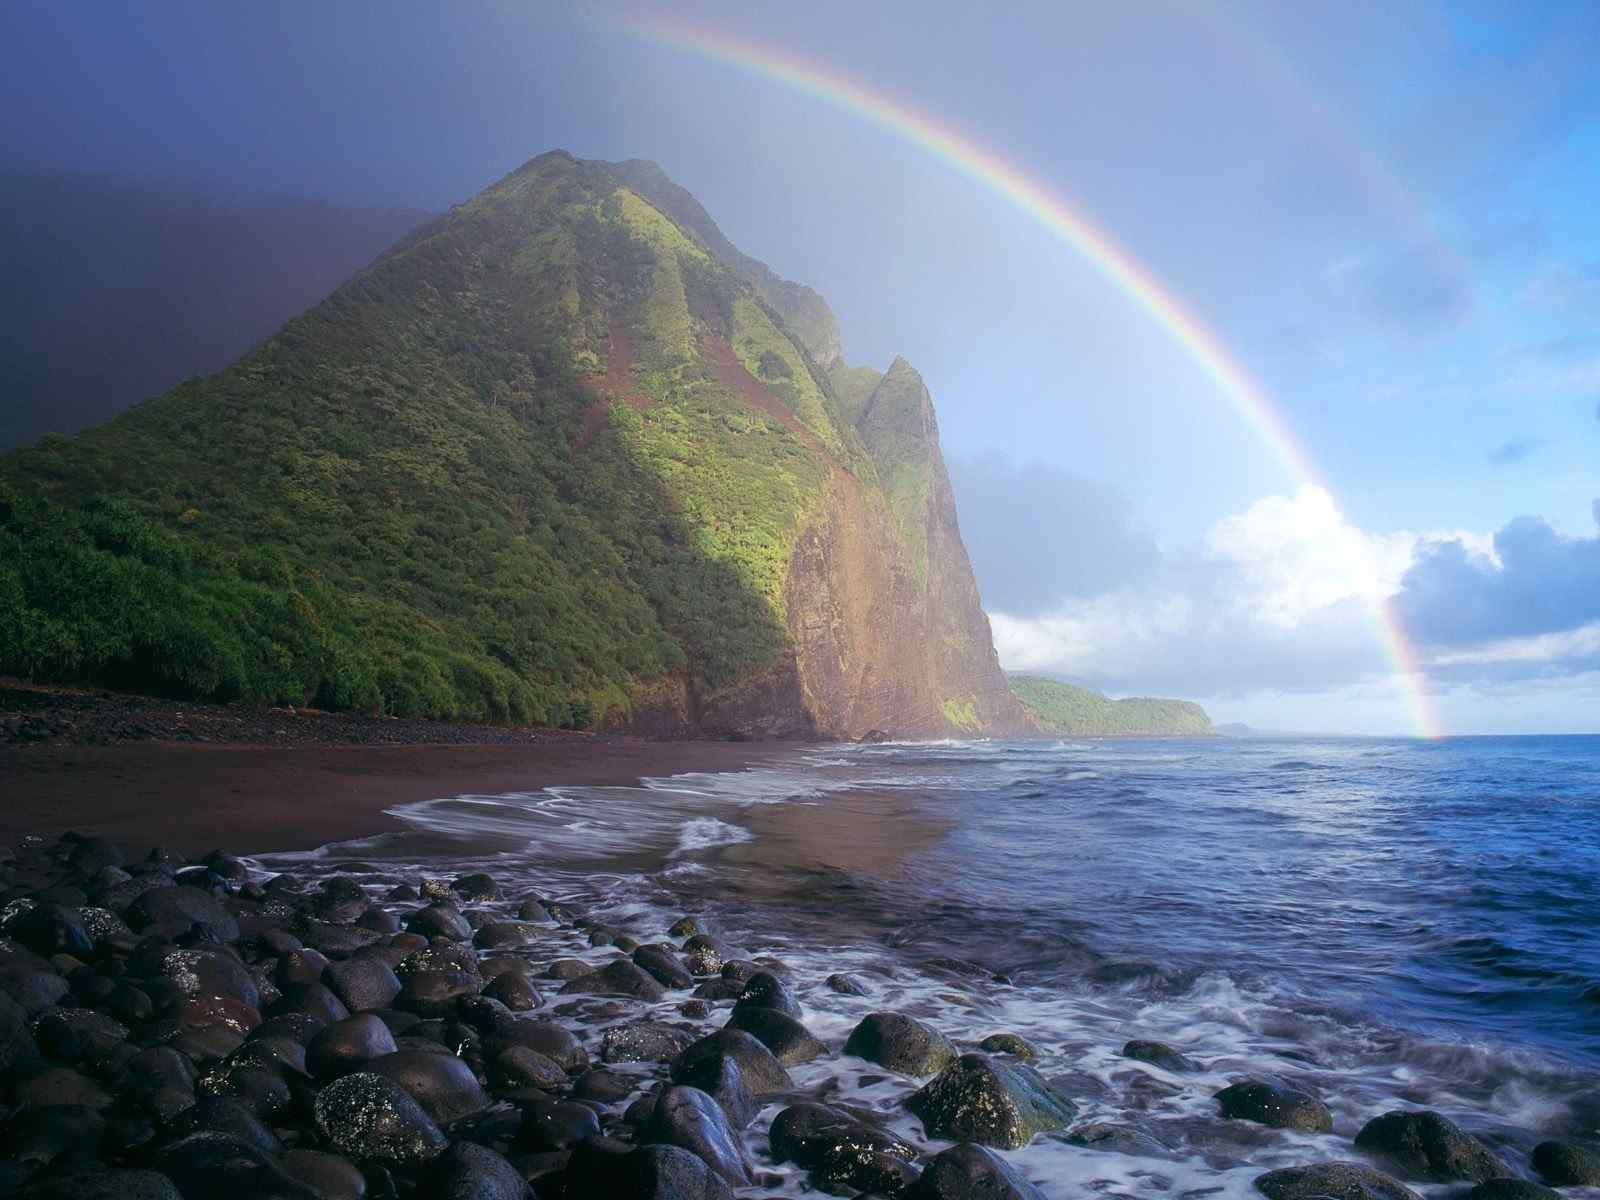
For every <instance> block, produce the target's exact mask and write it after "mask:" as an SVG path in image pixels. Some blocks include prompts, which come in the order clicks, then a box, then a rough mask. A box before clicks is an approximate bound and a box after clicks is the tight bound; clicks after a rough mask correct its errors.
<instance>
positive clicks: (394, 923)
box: [356, 908, 400, 933]
mask: <svg viewBox="0 0 1600 1200" xmlns="http://www.w3.org/2000/svg"><path fill="white" fill-rule="evenodd" d="M356 928H358V929H366V930H370V931H371V932H373V933H399V932H400V918H399V917H397V916H395V914H394V913H392V912H390V911H389V910H388V909H386V908H368V909H367V911H366V912H364V913H362V914H361V916H360V917H359V918H357V920H356Z"/></svg>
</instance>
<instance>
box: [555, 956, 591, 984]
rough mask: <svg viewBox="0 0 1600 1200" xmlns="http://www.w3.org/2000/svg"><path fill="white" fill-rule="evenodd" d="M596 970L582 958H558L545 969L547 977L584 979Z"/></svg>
mask: <svg viewBox="0 0 1600 1200" xmlns="http://www.w3.org/2000/svg"><path fill="white" fill-rule="evenodd" d="M593 970H594V968H593V967H591V966H590V965H589V964H588V963H586V962H584V961H583V959H581V958H558V959H556V960H555V962H553V963H551V964H550V965H549V966H548V967H546V968H545V969H544V977H545V978H546V979H582V978H583V977H584V976H585V975H588V974H589V973H590V972H592V971H593Z"/></svg>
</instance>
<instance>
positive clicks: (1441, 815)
mask: <svg viewBox="0 0 1600 1200" xmlns="http://www.w3.org/2000/svg"><path fill="white" fill-rule="evenodd" d="M395 811H396V812H397V813H398V814H399V815H400V816H402V817H403V818H404V820H405V822H406V826H407V831H406V832H404V833H400V834H391V835H386V836H384V837H381V838H375V839H367V840H365V841H363V842H360V843H353V844H346V845H344V846H337V847H329V848H325V849H324V850H322V851H319V852H317V853H315V854H313V855H298V856H277V857H276V858H274V859H268V860H263V865H264V866H267V867H269V868H273V869H285V868H293V869H295V870H298V871H301V872H304V871H306V870H313V871H318V870H325V871H331V870H337V869H341V864H344V863H346V862H348V860H349V859H351V858H359V859H361V860H363V862H364V863H366V864H370V865H371V866H372V867H373V868H374V869H378V870H385V871H390V872H394V873H405V872H408V871H409V872H411V873H413V874H415V873H417V872H421V873H424V874H428V875H435V876H439V875H449V874H450V873H452V872H454V871H456V870H461V869H466V868H469V867H471V868H484V869H488V870H490V871H492V872H494V873H495V874H496V875H497V876H498V877H499V878H501V879H502V880H503V881H506V882H513V881H514V882H515V884H516V885H518V886H523V887H526V888H527V889H531V890H535V891H538V892H540V893H541V894H546V895H550V896H553V897H558V898H565V899H567V900H569V901H571V902H573V903H576V904H580V905H583V906H585V907H587V908H588V909H589V910H590V911H591V913H592V914H593V915H595V916H598V917H601V918H602V919H605V920H607V921H609V922H610V923H612V924H614V925H617V926H618V927H622V928H627V929H629V930H631V931H633V932H634V933H635V936H638V937H639V938H640V940H644V941H651V940H659V939H660V938H661V937H662V935H663V931H664V929H665V925H666V924H667V923H669V922H670V921H671V920H673V919H675V918H676V917H678V916H680V915H683V914H686V913H687V914H693V915H695V916H696V917H697V918H698V919H699V920H700V922H701V924H702V925H703V926H707V927H710V928H712V929H714V930H716V931H717V932H719V933H721V934H722V935H723V936H725V937H726V938H728V939H729V940H731V941H733V942H735V943H737V944H739V945H741V946H743V947H746V948H748V949H749V950H750V952H751V953H760V954H772V955H775V956H777V957H778V958H780V959H782V960H784V961H785V962H786V963H787V964H788V965H789V966H790V967H791V969H792V970H793V971H794V972H795V977H796V979H797V981H798V982H799V985H800V986H799V991H800V994H801V998H802V1001H803V1002H804V1003H805V1005H806V1020H807V1024H808V1026H810V1027H811V1028H812V1030H813V1032H815V1033H817V1034H818V1035H819V1036H821V1037H823V1038H824V1040H829V1041H830V1042H832V1043H833V1044H835V1045H837V1044H840V1043H842V1041H843V1038H844V1037H845V1035H846V1034H848V1032H849V1030H850V1028H852V1027H853V1025H854V1024H855V1022H856V1021H858V1020H859V1019H860V1017H861V1016H862V1015H864V1014H865V1013H867V1012H870V1011H875V1010H879V1009H892V1010H895V1011H900V1012H906V1013H909V1014H911V1015H914V1016H917V1017H919V1018H920V1019H922V1020H925V1021H928V1022H929V1023H931V1024H934V1025H936V1026H938V1027H939V1028H940V1029H942V1030H944V1031H945V1032H946V1033H948V1034H949V1035H950V1036H951V1037H953V1038H956V1039H958V1040H968V1041H976V1040H978V1039H980V1038H982V1037H983V1036H985V1035H987V1034H990V1033H994V1032H1001V1031H1005V1032H1014V1033H1018V1034H1021V1035H1022V1036H1024V1037H1026V1038H1027V1039H1028V1040H1029V1041H1031V1042H1032V1043H1033V1044H1034V1045H1035V1046H1036V1047H1037V1048H1038V1050H1039V1060H1038V1062H1037V1066H1038V1067H1039V1069H1040V1070H1041V1071H1042V1072H1043V1073H1044V1074H1045V1075H1046V1076H1047V1077H1050V1078H1052V1079H1055V1080H1058V1081H1059V1082H1060V1085H1061V1086H1062V1087H1063V1088H1064V1089H1066V1090H1067V1091H1068V1092H1069V1093H1070V1094H1073V1095H1074V1096H1076V1097H1077V1099H1078V1103H1079V1106H1080V1108H1081V1109H1082V1112H1083V1120H1085V1121H1093V1122H1101V1123H1105V1124H1110V1125H1115V1126H1119V1127H1132V1128H1134V1129H1136V1130H1137V1131H1138V1132H1139V1133H1140V1134H1142V1135H1145V1136H1146V1138H1147V1139H1148V1140H1147V1142H1146V1144H1147V1145H1159V1146H1160V1147H1163V1148H1164V1149H1165V1151H1166V1153H1165V1154H1163V1155H1160V1156H1157V1157H1150V1156H1148V1155H1141V1156H1134V1155H1128V1154H1123V1153H1118V1152H1098V1151H1091V1150H1086V1149H1083V1148H1081V1147H1078V1146H1074V1145H1070V1144H1067V1143H1065V1142H1063V1141H1061V1140H1057V1139H1049V1138H1044V1139H1039V1140H1036V1141H1035V1142H1034V1144H1033V1145H1031V1146H1029V1147H1028V1148H1026V1149H1024V1150H1022V1151H1019V1152H1017V1153H1015V1154H1014V1155H1013V1156H1012V1157H1013V1159H1014V1160H1015V1161H1016V1162H1018V1164H1019V1165H1020V1166H1022V1167H1023V1168H1024V1169H1025V1171H1026V1172H1027V1173H1028V1174H1029V1175H1030V1176H1031V1177H1032V1178H1034V1179H1035V1180H1036V1181H1038V1182H1039V1183H1040V1184H1041V1186H1043V1187H1044V1188H1045V1190H1046V1194H1047V1195H1056V1194H1060V1195H1069V1194H1078V1193H1079V1192H1081V1191H1082V1190H1084V1189H1089V1190H1095V1191H1102V1192H1111V1193H1125V1194H1135V1193H1138V1194H1144V1193H1148V1192H1151V1191H1156V1192H1162V1193H1173V1194H1181V1195H1213V1194H1226V1195H1237V1196H1240V1197H1243V1196H1247V1195H1252V1194H1253V1193H1252V1192H1251V1191H1250V1188H1249V1183H1250V1181H1251V1180H1252V1179H1253V1178H1254V1177H1255V1176H1256V1175H1257V1174H1259V1173H1260V1172H1261V1171H1262V1170H1265V1169H1267V1168H1270V1167H1273V1166H1280V1165H1288V1164H1293V1163H1304V1162H1311V1161H1318V1160H1322V1159H1327V1158H1351V1157H1353V1152H1352V1150H1351V1147H1350V1140H1351V1138H1352V1136H1353V1135H1354V1133H1355V1131H1356V1130H1358V1129H1359V1128H1360V1126H1361V1124H1362V1123H1364V1122H1365V1121H1366V1120H1367V1119H1369V1118H1370V1117H1372V1116H1375V1115H1377V1114H1379V1113H1381V1112H1384V1111H1387V1110H1389V1109H1391V1108H1394V1107H1399V1106H1407V1107H1415V1106H1418V1105H1425V1106H1428V1107H1432V1108H1435V1109H1438V1110H1440V1111H1443V1112H1445V1113H1447V1114H1448V1115H1450V1116H1452V1117H1453V1118H1454V1119H1456V1120H1458V1121H1459V1122H1460V1123H1462V1124H1463V1125H1465V1126H1467V1127H1468V1128H1469V1129H1471V1130H1473V1131H1474V1132H1477V1133H1479V1134H1480V1135H1482V1136H1484V1137H1485V1138H1486V1139H1488V1140H1489V1141H1490V1142H1491V1143H1492V1144H1494V1145H1495V1146H1496V1147H1497V1148H1499V1149H1500V1150H1501V1152H1502V1153H1503V1154H1504V1155H1505V1157H1506V1158H1507V1159H1508V1160H1509V1161H1511V1162H1512V1163H1514V1164H1515V1163H1521V1162H1523V1161H1525V1157H1526V1154H1527V1152H1528V1150H1529V1149H1530V1148H1531V1147H1532V1145H1533V1144H1535V1143H1536V1142H1537V1141H1540V1140H1543V1139H1544V1138H1545V1137H1548V1136H1553V1135H1556V1134H1572V1133H1577V1134H1591V1135H1592V1134H1594V1133H1595V1132H1596V1131H1597V1123H1600V738H1586V737H1514V738H1468V739H1451V740H1445V741H1438V742H1421V741H1412V740H1370V739H1281V740H1279V739H1237V740H1236V739H1225V738H1216V739H1206V740H1194V741H1174V740H1118V741H1089V740H1085V741H1070V740H1069V741H1059V742H994V741H985V742H939V743H890V744H886V745H879V746H819V747H812V748H806V749H803V750H796V751H789V752H784V753H781V754H779V755H777V756H776V757H774V758H773V759H771V760H770V761H768V762H766V763H764V764H763V765H761V766H758V767H756V768H753V769H750V770H746V771H740V772H733V773H727V774H711V775H688V776H676V777H671V778H662V779H653V780H647V781H645V786H642V787H638V788H554V789H548V790H544V791H534V792H527V793H517V794H511V795H505V796H459V797H444V798H441V799H439V800H436V801H431V802H428V803H425V804H420V805H411V806H408V807H406V808H403V809H397V810H395ZM572 936H573V938H574V939H576V937H577V935H576V934H573V935H572ZM562 952H563V953H567V952H572V953H581V954H585V955H588V956H591V957H594V958H596V960H597V961H599V960H603V959H604V958H605V957H608V956H609V952H607V951H603V950H601V951H594V950H590V949H588V947H587V945H586V943H582V942H579V941H577V940H574V941H573V944H572V945H571V946H570V947H568V948H566V949H565V950H563V951H562ZM835 971H847V972H851V973H853V974H856V975H857V976H859V977H860V978H861V979H862V980H863V981H864V982H865V983H866V984H867V985H868V988H869V991H870V995H869V996H867V997H865V998H856V997H847V996H840V995H836V994H834V993H833V992H832V991H830V990H828V989H827V988H826V987H824V986H823V979H824V978H825V977H826V976H827V975H828V974H830V973H832V972H835ZM671 1007H672V1006H671V1005H670V1004H669V1005H667V1006H666V1008H665V1009H664V1012H665V1013H670V1010H671ZM1133 1038H1150V1039H1157V1040H1161V1041H1165V1042H1168V1043H1171V1044H1173V1045H1175V1046H1176V1047H1178V1048H1179V1049H1180V1050H1182V1051H1183V1052H1184V1053H1185V1054H1187V1055H1189V1056H1190V1057H1192V1058H1194V1059H1196V1060H1197V1061H1198V1062H1199V1063H1201V1064H1202V1066H1203V1067H1204V1070H1203V1071H1202V1072H1201V1073H1199V1074H1197V1075H1169V1074H1167V1073H1165V1072H1162V1071H1160V1070H1157V1069H1155V1068H1151V1067H1147V1066H1145V1065H1144V1064H1137V1063H1133V1062H1130V1061H1129V1060H1127V1059H1125V1058H1123V1057H1121V1055H1120V1048H1121V1046H1122V1045H1123V1043H1124V1042H1126V1041H1128V1040H1129V1039H1133ZM854 1066H855V1068H857V1069H855V1070H853V1071H852V1070H844V1071H843V1076H844V1078H845V1079H846V1081H847V1087H846V1092H847V1094H848V1096H847V1098H849V1099H851V1100H853V1101H854V1102H856V1103H860V1104H864V1105H868V1106H871V1107H876V1108H879V1109H881V1110H883V1111H884V1112H885V1113H886V1114H889V1115H890V1116H891V1118H892V1119H893V1120H894V1121H895V1122H896V1127H897V1128H899V1129H901V1130H902V1131H904V1132H905V1133H906V1134H907V1135H908V1136H912V1137H916V1136H918V1134H919V1127H918V1126H917V1124H916V1123H915V1121H914V1120H913V1119H911V1118H909V1116H906V1115H904V1114H903V1113H902V1111H901V1110H900V1108H899V1104H900V1101H901V1100H902V1099H903V1096H904V1094H905V1092H906V1091H907V1090H908V1086H907V1084H906V1083H905V1081H902V1080H892V1079H891V1080H885V1079H883V1078H881V1076H882V1073H881V1072H871V1071H869V1070H866V1069H864V1067H865V1065H864V1064H859V1063H857V1064H854ZM840 1073H841V1064H840V1062H839V1061H838V1060H835V1061H832V1062H825V1063H817V1064H811V1065H809V1066H807V1067H804V1068H799V1069H798V1070H797V1071H796V1077H797V1080H798V1081H799V1082H800V1083H801V1085H802V1086H807V1085H816V1086H822V1085H823V1083H824V1081H825V1080H827V1079H828V1078H830V1077H835V1076H838V1075H840ZM1247 1074H1250V1075H1270V1076H1273V1077H1275V1078H1277V1079H1280V1080H1283V1081H1285V1082H1287V1083H1289V1084H1291V1085H1293V1086H1296V1087H1300V1088H1303V1089H1305V1090H1310V1091H1312V1092H1314V1093H1315V1094H1317V1095H1319V1096H1321V1097H1322V1098H1323V1100H1324V1101H1325V1102H1326V1103H1327V1104H1328V1105H1329V1106H1330V1108H1331V1109H1332V1110H1333V1112H1334V1116H1335V1130H1334V1132H1333V1133H1332V1134H1327V1135H1321V1134H1317V1135H1312V1134H1291V1133H1279V1132H1273V1131H1265V1130H1257V1131H1256V1132H1254V1133H1253V1134H1252V1135H1251V1136H1250V1137H1249V1138H1247V1139H1245V1141H1244V1142H1241V1141H1240V1137H1241V1136H1242V1135H1241V1134H1240V1133H1239V1132H1238V1123H1223V1122H1219V1121H1217V1119H1216V1108H1215V1104H1214V1102H1213V1101H1212V1100H1211V1096H1212V1095H1213V1094H1214V1092H1215V1091H1216V1090H1217V1089H1218V1088H1220V1087H1223V1086H1226V1084H1227V1083H1228V1082H1230V1081H1232V1080H1234V1079H1237V1078H1240V1077H1242V1076H1244V1075H1247ZM812 1076H815V1078H814V1079H813V1078H812ZM857 1078H859V1079H860V1080H861V1081H862V1082H861V1083H860V1085H859V1086H849V1081H850V1080H854V1079H857ZM769 1115H770V1114H769ZM763 1123H764V1122H763ZM759 1124H762V1123H758V1125H759ZM1230 1127H1231V1128H1230ZM753 1149H754V1151H755V1153H756V1154H757V1156H758V1159H759V1156H760V1152H761V1146H760V1145H759V1137H758V1141H757V1144H755V1145H754V1146H753ZM763 1166H765V1167H770V1163H763ZM772 1169H775V1170H781V1169H779V1168H772ZM770 1190H771V1189H765V1190H764V1191H763V1192H762V1194H768V1192H770ZM780 1190H788V1191H791V1192H793V1193H794V1194H797V1195H798V1194H800V1192H801V1177H800V1176H799V1175H795V1176H794V1177H793V1178H792V1179H791V1180H790V1182H789V1186H788V1187H787V1188H786V1189H780Z"/></svg>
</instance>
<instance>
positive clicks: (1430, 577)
mask: <svg viewBox="0 0 1600 1200" xmlns="http://www.w3.org/2000/svg"><path fill="white" fill-rule="evenodd" d="M1595 515H1596V518H1597V520H1600V506H1597V509H1596V514H1595ZM1494 545H1495V552H1496V553H1497V554H1498V555H1499V557H1500V564H1499V565H1498V566H1497V565H1495V564H1494V563H1492V562H1490V561H1489V560H1488V559H1486V558H1483V557H1481V556H1476V555H1473V554H1471V553H1469V552H1468V550H1467V548H1466V546H1465V545H1464V544H1463V543H1461V542H1459V541H1441V542H1431V543H1427V544H1425V545H1424V546H1422V547H1420V548H1419V552H1418V557H1417V561H1416V562H1415V563H1414V564H1413V565H1412V567H1411V569H1410V570H1409V571H1407V572H1406V575H1405V579H1404V583H1403V587H1402V590H1401V592H1400V595H1399V597H1398V599H1397V604H1398V607H1399V611H1400V613H1401V614H1402V616H1403V618H1404V619H1405V622H1406V624H1407V626H1408V627H1409V628H1410V629H1411V631H1412V633H1413V635H1414V636H1416V637H1417V638H1418V639H1419V640H1420V641H1422V642H1423V643H1425V644H1427V645H1431V646H1457V645H1470V644H1474V643H1483V642H1492V641H1497V640H1499V639H1502V638H1514V637H1531V636H1534V635H1537V634H1546V633H1564V632H1567V631H1570V630H1574V629H1578V628H1580V627H1582V626H1584V625H1587V624H1589V623H1591V622H1593V621H1596V620H1600V537H1591V538H1572V537H1563V536H1562V535H1561V534H1559V533H1557V532H1556V531H1555V530H1554V529H1552V528H1551V527H1550V526H1549V525H1548V524H1547V523H1546V522H1544V521H1542V520H1540V519H1539V518H1537V517H1518V518H1517V519H1516V520H1515V521H1513V522H1511V524H1509V525H1507V526H1506V527H1505V528H1504V529H1502V530H1501V531H1500V532H1499V533H1497V534H1495V539H1494Z"/></svg>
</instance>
